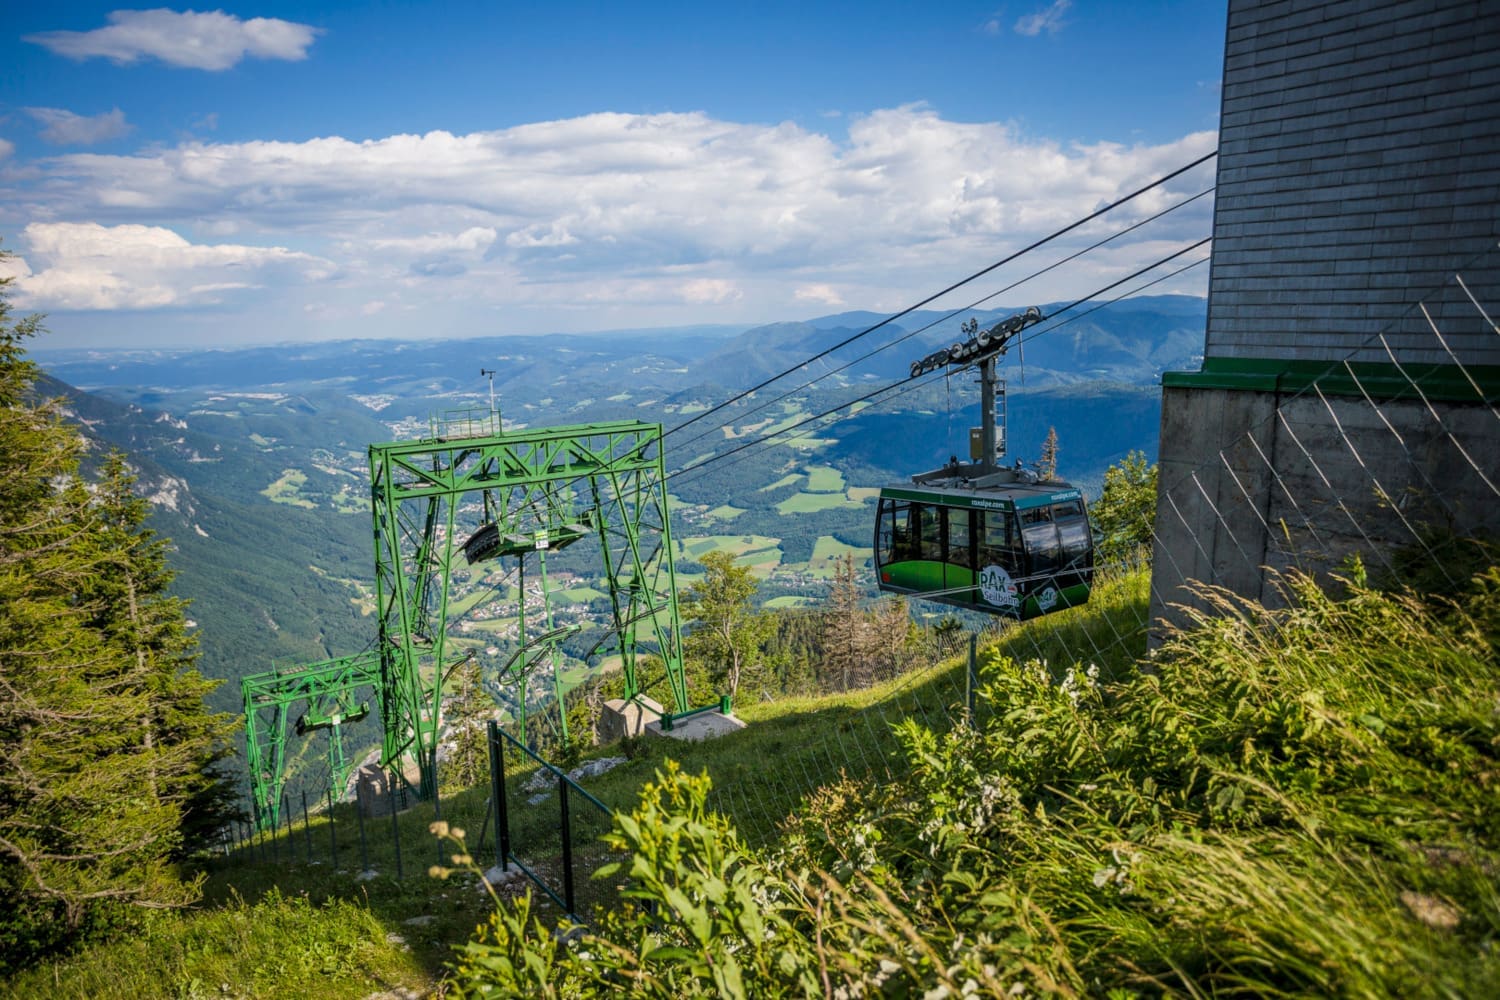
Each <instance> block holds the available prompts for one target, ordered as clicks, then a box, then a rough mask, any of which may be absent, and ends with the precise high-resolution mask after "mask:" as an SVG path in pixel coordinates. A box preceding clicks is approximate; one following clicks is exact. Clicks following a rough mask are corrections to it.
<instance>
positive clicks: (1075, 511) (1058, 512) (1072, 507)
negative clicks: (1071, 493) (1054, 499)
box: [1052, 500, 1083, 521]
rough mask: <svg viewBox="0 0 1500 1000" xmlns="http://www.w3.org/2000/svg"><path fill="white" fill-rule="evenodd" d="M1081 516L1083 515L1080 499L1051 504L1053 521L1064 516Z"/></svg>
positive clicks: (1059, 519)
mask: <svg viewBox="0 0 1500 1000" xmlns="http://www.w3.org/2000/svg"><path fill="white" fill-rule="evenodd" d="M1082 516H1083V501H1082V500H1067V501H1064V502H1063V503H1055V504H1053V505H1052V520H1054V521H1061V520H1062V519H1063V518H1065V517H1082Z"/></svg>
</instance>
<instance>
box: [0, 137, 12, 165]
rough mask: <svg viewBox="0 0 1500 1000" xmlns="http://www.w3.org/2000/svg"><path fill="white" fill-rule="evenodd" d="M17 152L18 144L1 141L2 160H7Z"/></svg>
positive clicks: (0, 156)
mask: <svg viewBox="0 0 1500 1000" xmlns="http://www.w3.org/2000/svg"><path fill="white" fill-rule="evenodd" d="M15 151H16V144H15V143H13V142H9V141H7V140H5V139H0V160H3V159H5V158H6V157H7V156H9V155H10V154H12V153H14V152H15Z"/></svg>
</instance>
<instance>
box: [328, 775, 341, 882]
mask: <svg viewBox="0 0 1500 1000" xmlns="http://www.w3.org/2000/svg"><path fill="white" fill-rule="evenodd" d="M328 863H329V864H331V865H333V867H334V868H337V867H338V866H339V835H338V831H337V830H335V829H334V827H333V788H332V786H330V787H329V789H328Z"/></svg>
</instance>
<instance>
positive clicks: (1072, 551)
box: [1057, 517, 1093, 570]
mask: <svg viewBox="0 0 1500 1000" xmlns="http://www.w3.org/2000/svg"><path fill="white" fill-rule="evenodd" d="M1057 535H1058V540H1059V541H1060V542H1061V543H1062V559H1063V562H1065V563H1067V564H1068V565H1069V566H1071V567H1072V568H1074V569H1079V570H1082V569H1087V568H1088V566H1089V551H1090V549H1091V547H1092V543H1093V539H1092V538H1090V536H1089V523H1088V521H1085V520H1084V519H1083V518H1081V517H1079V518H1070V519H1069V520H1066V521H1059V522H1058V525H1057Z"/></svg>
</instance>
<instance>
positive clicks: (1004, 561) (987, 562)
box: [978, 510, 1021, 574]
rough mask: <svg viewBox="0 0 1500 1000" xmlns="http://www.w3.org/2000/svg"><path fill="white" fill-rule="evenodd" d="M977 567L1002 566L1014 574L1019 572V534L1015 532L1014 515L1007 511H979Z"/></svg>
mask: <svg viewBox="0 0 1500 1000" xmlns="http://www.w3.org/2000/svg"><path fill="white" fill-rule="evenodd" d="M979 518H980V525H979V528H980V532H981V535H980V538H981V540H982V544H981V546H980V551H979V563H978V565H979V568H980V569H983V568H984V567H986V566H1003V567H1005V569H1006V570H1007V571H1008V572H1010V573H1014V574H1019V573H1020V572H1021V553H1020V541H1021V538H1020V536H1019V535H1018V534H1017V533H1016V515H1014V514H1012V513H1010V512H1009V511H999V510H989V511H980V512H979Z"/></svg>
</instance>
